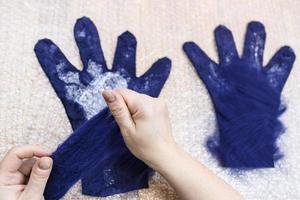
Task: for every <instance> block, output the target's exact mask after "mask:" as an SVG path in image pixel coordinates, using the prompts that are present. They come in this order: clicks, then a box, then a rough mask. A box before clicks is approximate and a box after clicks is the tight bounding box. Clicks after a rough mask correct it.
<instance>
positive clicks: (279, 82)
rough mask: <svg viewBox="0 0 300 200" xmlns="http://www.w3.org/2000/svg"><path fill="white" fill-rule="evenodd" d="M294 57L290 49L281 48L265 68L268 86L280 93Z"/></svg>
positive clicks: (286, 47)
mask: <svg viewBox="0 0 300 200" xmlns="http://www.w3.org/2000/svg"><path fill="white" fill-rule="evenodd" d="M295 58H296V55H295V53H294V51H293V49H292V48H290V47H288V46H284V47H281V48H280V49H279V50H278V51H277V52H276V54H275V55H274V56H273V57H272V58H271V60H270V62H269V63H268V64H267V66H266V67H265V69H264V70H265V71H266V74H267V77H268V80H269V83H270V85H271V86H272V87H273V88H275V89H278V91H281V90H282V88H283V86H284V84H285V82H286V80H287V78H288V76H289V74H290V72H291V69H292V66H293V64H294V61H295Z"/></svg>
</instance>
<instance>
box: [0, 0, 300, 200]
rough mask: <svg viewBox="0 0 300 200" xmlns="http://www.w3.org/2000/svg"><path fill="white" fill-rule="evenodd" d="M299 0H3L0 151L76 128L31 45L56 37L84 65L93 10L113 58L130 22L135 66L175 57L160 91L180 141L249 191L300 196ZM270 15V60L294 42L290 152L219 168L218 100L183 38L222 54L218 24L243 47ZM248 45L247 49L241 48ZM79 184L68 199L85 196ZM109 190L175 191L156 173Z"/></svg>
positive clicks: (47, 141) (286, 139)
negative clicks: (79, 28) (81, 29)
mask: <svg viewBox="0 0 300 200" xmlns="http://www.w3.org/2000/svg"><path fill="white" fill-rule="evenodd" d="M299 12H300V2H298V1H296V0H295V1H292V0H290V1H288V0H281V1H280V0H276V1H275V0H264V1H246V0H245V1H240V0H232V1H229V0H228V1H224V0H215V1H213V0H211V1H210V0H207V1H200V0H194V1H192V0H182V1H176V0H152V1H150V0H149V1H142V0H128V1H124V0H113V1H112V0H107V1H101V0H94V1H92V0H81V1H80V0H76V1H70V0H27V1H26V0H24V1H17V0H0V154H1V157H2V156H3V155H4V153H5V152H6V151H7V150H8V149H9V148H11V147H12V146H14V145H23V144H33V143H40V144H43V145H44V146H45V147H47V148H49V149H52V150H54V149H55V147H56V146H57V145H58V144H59V143H60V142H61V141H63V140H64V138H66V137H67V136H68V135H69V134H70V132H71V128H70V125H69V123H68V120H67V117H66V114H65V112H64V109H63V106H62V104H61V103H60V101H59V99H58V98H57V97H56V95H55V93H54V91H53V89H52V88H51V86H50V84H49V82H48V80H47V78H46V76H45V75H44V73H43V72H42V69H41V68H40V66H39V64H38V62H37V59H36V58H35V55H34V53H33V46H34V44H35V42H36V41H37V40H38V39H39V38H44V37H48V38H51V39H52V40H53V41H55V42H56V43H57V44H58V46H60V47H61V49H62V50H63V52H64V53H65V54H66V55H67V57H68V58H69V59H70V61H71V62H72V63H73V64H75V65H76V66H81V63H80V59H79V54H78V51H77V47H76V44H75V42H74V39H73V25H74V23H75V21H76V19H77V18H79V17H81V16H83V15H85V16H89V17H90V18H91V19H92V20H93V21H94V22H95V24H96V26H97V27H98V29H99V32H100V36H101V41H102V47H103V50H104V53H105V57H106V60H107V61H108V64H110V63H111V62H112V58H113V53H114V49H115V45H116V40H117V36H118V35H119V34H121V33H122V32H123V31H125V30H130V31H131V32H132V33H134V34H135V36H136V37H137V40H138V52H137V67H138V69H137V71H138V74H142V73H143V72H144V71H145V70H146V69H147V68H148V67H149V66H150V65H151V64H152V63H153V62H154V61H155V60H157V59H158V58H159V57H163V56H168V57H170V58H171V59H172V62H173V68H172V72H171V76H170V78H169V80H168V81H167V84H166V86H165V87H164V89H163V91H162V95H161V96H162V97H163V98H165V99H166V101H167V103H168V105H169V110H170V113H171V120H172V123H173V131H174V136H175V137H176V140H177V141H178V143H180V145H181V146H182V147H184V148H185V149H186V150H187V151H189V152H190V153H191V154H192V155H193V156H195V157H196V158H197V159H199V160H201V161H202V162H203V163H205V164H206V165H207V166H209V167H210V168H211V169H213V170H214V171H215V172H216V173H217V174H219V175H220V176H222V177H223V178H224V179H226V180H227V181H228V182H229V183H231V184H232V185H233V186H234V187H235V188H236V189H237V190H239V191H240V192H241V193H242V194H243V195H244V196H245V198H246V199H264V200H267V199H272V200H274V199H289V200H292V199H299V198H300V191H299V190H300V166H299V163H300V156H299V154H300V153H299V152H300V126H299V124H300V119H299V117H300V84H299V80H300V66H299V58H300V39H299V37H300V14H299ZM250 20H259V21H261V22H263V23H264V24H265V27H266V31H267V42H266V51H265V63H266V61H267V60H268V59H269V58H270V57H271V55H273V54H274V53H275V50H277V49H278V48H279V47H280V46H282V45H285V44H288V45H291V46H292V47H293V48H294V50H295V52H296V54H297V55H298V59H297V60H296V63H295V65H294V69H293V71H292V73H291V75H290V78H289V79H288V83H287V85H286V87H285V89H284V92H283V96H284V99H285V102H286V103H287V105H288V110H287V112H286V113H285V114H284V115H283V116H282V120H283V121H284V123H285V125H286V126H287V131H286V134H284V135H283V136H282V137H281V138H280V142H279V145H280V147H281V149H282V150H283V151H284V152H285V154H286V156H285V158H284V159H283V160H282V161H281V162H280V163H278V164H277V166H276V168H275V169H264V170H257V171H253V172H250V173H246V174H245V175H244V176H241V177H234V176H232V175H230V172H229V171H227V170H224V169H222V168H220V167H218V165H217V163H216V162H215V160H214V159H212V158H211V155H210V154H208V153H207V152H206V150H205V147H204V145H203V143H204V142H205V139H206V137H207V136H208V135H210V134H211V133H212V132H213V131H214V129H215V121H214V120H215V117H214V113H213V110H212V105H211V102H210V99H209V97H208V94H207V92H206V90H205V87H204V85H203V84H202V82H201V81H200V79H199V78H198V77H197V76H196V74H195V72H194V69H193V68H192V66H191V65H190V63H189V62H188V60H187V58H186V56H185V55H184V54H183V51H182V49H181V46H182V44H183V42H185V41H188V40H194V41H196V42H197V43H198V44H199V45H200V46H201V47H203V49H204V50H205V51H207V52H208V54H209V55H210V56H212V57H213V58H215V59H217V55H216V51H215V46H214V37H213V30H214V28H215V27H216V26H217V25H219V24H225V25H226V26H228V27H229V28H230V29H231V30H232V31H233V34H234V36H235V40H236V42H237V46H238V48H239V50H241V48H242V45H243V38H244V32H245V28H246V25H247V22H249V21H250ZM240 52H241V51H240ZM79 186H80V183H78V184H77V185H76V186H75V187H73V188H72V189H71V191H70V192H69V193H68V194H67V195H66V197H65V199H97V198H90V197H87V196H82V195H81V193H80V187H79ZM108 199H149V200H151V199H175V195H174V193H173V192H172V190H171V189H169V188H168V186H167V184H166V182H165V181H164V180H163V179H162V178H160V177H159V176H158V175H157V176H155V178H154V179H153V180H151V186H150V189H145V190H141V191H137V192H131V193H128V194H124V195H116V196H113V197H109V198H108Z"/></svg>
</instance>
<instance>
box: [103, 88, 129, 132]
mask: <svg viewBox="0 0 300 200" xmlns="http://www.w3.org/2000/svg"><path fill="white" fill-rule="evenodd" d="M102 95H103V97H104V99H105V101H106V103H107V105H108V107H109V110H110V111H111V113H112V114H113V116H114V118H115V120H116V122H117V123H118V125H119V127H120V129H121V132H122V134H123V135H124V134H130V132H131V131H132V130H133V129H134V127H135V125H134V122H133V120H132V118H131V115H130V112H129V110H128V108H127V105H126V103H125V101H124V100H123V98H122V96H121V95H120V94H118V93H117V92H115V91H113V90H105V91H103V93H102Z"/></svg>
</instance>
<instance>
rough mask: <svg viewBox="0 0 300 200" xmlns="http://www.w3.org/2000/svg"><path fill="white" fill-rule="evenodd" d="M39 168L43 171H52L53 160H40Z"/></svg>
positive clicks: (45, 158)
mask: <svg viewBox="0 0 300 200" xmlns="http://www.w3.org/2000/svg"><path fill="white" fill-rule="evenodd" d="M38 166H39V168H40V169H43V170H47V169H50V168H51V166H52V159H51V158H47V157H44V158H40V159H39V160H38Z"/></svg>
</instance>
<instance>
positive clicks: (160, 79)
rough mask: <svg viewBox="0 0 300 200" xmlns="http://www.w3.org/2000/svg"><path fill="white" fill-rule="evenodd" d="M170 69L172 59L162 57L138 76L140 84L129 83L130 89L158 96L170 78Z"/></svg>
mask: <svg viewBox="0 0 300 200" xmlns="http://www.w3.org/2000/svg"><path fill="white" fill-rule="evenodd" d="M170 71H171V60H170V59H169V58H161V59H159V60H158V61H156V62H155V63H154V64H153V65H152V66H151V68H150V69H149V70H148V71H147V72H145V73H144V74H143V75H142V76H141V77H139V78H138V80H137V83H138V84H135V85H134V86H131V85H129V86H130V89H133V90H134V91H137V92H139V93H143V94H147V95H149V96H152V97H157V96H158V95H159V93H160V91H161V89H162V87H163V86H164V84H165V82H166V80H167V79H168V77H169V74H170Z"/></svg>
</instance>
